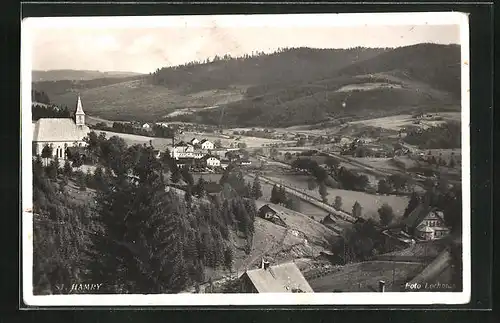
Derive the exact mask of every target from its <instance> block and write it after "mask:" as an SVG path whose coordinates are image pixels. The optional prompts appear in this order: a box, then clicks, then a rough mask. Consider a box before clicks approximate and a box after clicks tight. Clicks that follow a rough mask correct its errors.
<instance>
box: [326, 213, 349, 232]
mask: <svg viewBox="0 0 500 323" xmlns="http://www.w3.org/2000/svg"><path fill="white" fill-rule="evenodd" d="M320 223H321V224H323V225H324V226H326V227H328V228H330V229H332V230H333V231H334V232H335V233H338V234H341V233H342V232H343V229H342V228H340V227H339V226H338V225H337V221H335V219H333V217H332V215H331V214H328V215H326V216H325V217H324V218H323V219H321V221H320Z"/></svg>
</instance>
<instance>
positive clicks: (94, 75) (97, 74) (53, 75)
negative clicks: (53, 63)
mask: <svg viewBox="0 0 500 323" xmlns="http://www.w3.org/2000/svg"><path fill="white" fill-rule="evenodd" d="M138 75H142V74H141V73H135V72H120V71H117V72H114V71H113V72H101V71H91V70H71V69H62V70H47V71H41V70H33V72H32V81H33V82H40V81H60V80H93V79H98V78H110V77H113V78H121V77H129V76H138Z"/></svg>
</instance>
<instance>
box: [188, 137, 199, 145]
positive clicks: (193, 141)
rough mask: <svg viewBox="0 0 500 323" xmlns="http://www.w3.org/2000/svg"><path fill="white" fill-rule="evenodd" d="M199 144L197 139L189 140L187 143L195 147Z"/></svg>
mask: <svg viewBox="0 0 500 323" xmlns="http://www.w3.org/2000/svg"><path fill="white" fill-rule="evenodd" d="M199 142H200V141H199V140H198V139H196V138H193V139H191V140H190V141H189V143H190V144H191V145H193V146H195V145H197V144H198V143H199Z"/></svg>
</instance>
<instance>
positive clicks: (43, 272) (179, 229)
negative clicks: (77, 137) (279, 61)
mask: <svg viewBox="0 0 500 323" xmlns="http://www.w3.org/2000/svg"><path fill="white" fill-rule="evenodd" d="M86 141H87V142H88V147H87V149H86V155H87V156H90V157H91V158H89V157H87V160H93V161H94V164H95V165H94V166H95V167H96V168H95V171H94V173H93V174H92V173H90V172H89V173H87V174H85V173H84V172H82V171H81V170H79V168H78V167H76V168H73V167H72V166H78V165H80V164H81V162H78V161H77V160H76V158H75V157H74V158H73V160H72V159H71V158H70V160H68V161H65V163H64V164H63V163H62V162H59V160H57V159H56V160H54V161H51V162H48V161H47V160H44V159H42V157H38V158H37V159H36V161H35V162H34V163H33V195H34V221H33V227H34V228H33V229H34V241H33V246H34V255H33V257H34V272H33V285H34V286H33V287H34V294H35V295H40V294H55V293H67V290H65V289H64V288H61V286H70V285H71V284H72V283H74V282H75V281H84V282H86V283H89V284H91V283H96V284H99V283H102V284H103V286H102V288H101V289H100V290H99V293H134V294H135V293H177V292H180V291H182V290H183V289H185V288H186V287H188V286H193V285H195V284H196V283H199V282H204V281H205V280H206V277H205V272H206V268H213V269H216V268H231V264H232V261H233V259H232V254H233V253H232V247H233V246H232V242H231V235H232V234H235V233H236V234H238V235H239V236H245V237H247V241H249V243H250V244H251V239H252V235H253V230H254V228H253V222H254V219H255V216H256V207H255V202H254V200H253V199H250V198H248V197H244V196H241V195H240V194H239V193H238V191H237V189H233V188H232V186H235V187H236V188H238V186H241V183H239V182H238V178H239V176H238V174H237V173H234V172H233V171H231V172H228V174H226V178H228V179H230V180H231V182H230V183H229V182H228V183H225V184H224V192H223V193H221V194H224V198H220V196H214V195H209V194H206V192H204V191H203V186H202V185H201V186H200V184H199V183H191V184H190V185H188V189H186V191H185V193H184V197H182V196H181V195H180V194H179V192H177V191H175V190H173V189H169V186H168V184H169V183H170V179H169V178H170V176H171V174H172V172H173V171H174V166H172V165H173V163H172V162H171V160H170V158H169V154H168V151H167V152H165V154H164V155H163V156H164V157H163V158H161V159H157V158H156V157H155V154H154V151H153V149H152V148H151V147H149V146H145V145H134V146H127V145H126V144H125V142H124V141H123V139H121V138H119V137H111V138H106V136H105V135H104V134H101V135H99V136H98V135H97V134H95V133H93V132H91V133H90V134H89V136H88V137H87V138H86ZM72 163H73V165H71V164H72ZM184 176H186V175H185V174H184ZM191 185H192V187H191ZM73 186H74V187H77V188H78V190H80V192H81V193H79V196H83V195H85V194H92V196H95V199H94V201H92V202H91V203H89V202H88V201H86V202H84V203H82V202H81V201H78V200H77V199H75V198H74V197H73V196H72V195H71V194H70V192H69V191H68V188H69V187H73ZM243 186H244V184H243ZM238 189H239V188H238ZM245 195H247V194H245Z"/></svg>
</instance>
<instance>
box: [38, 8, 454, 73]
mask: <svg viewBox="0 0 500 323" xmlns="http://www.w3.org/2000/svg"><path fill="white" fill-rule="evenodd" d="M283 16H287V15H281V16H280V18H281V19H284V18H282V17H283ZM288 16H290V15H288ZM205 17H206V18H205V19H206V20H204V21H201V20H200V19H199V18H196V20H195V19H191V20H189V19H188V20H182V21H181V20H178V21H177V22H176V23H170V24H163V25H161V24H160V25H159V24H155V23H151V24H149V25H148V24H146V23H131V24H127V23H123V22H124V20H123V19H122V23H118V24H116V23H111V21H110V20H108V21H107V23H106V25H99V24H98V23H92V22H91V21H90V20H88V19H87V20H81V21H84V23H75V24H68V23H63V22H61V23H58V24H57V23H54V20H52V21H51V23H44V24H41V23H40V24H38V25H36V26H34V24H33V26H32V27H29V28H30V29H29V30H30V31H31V41H32V43H31V44H32V47H31V50H32V52H31V57H32V69H34V70H52V69H78V70H99V71H130V72H138V73H149V72H154V71H155V70H156V69H157V68H161V67H167V66H174V65H179V64H183V63H186V62H190V61H193V60H201V61H203V60H205V59H206V58H209V57H210V58H211V57H214V56H215V55H219V56H222V55H224V54H230V55H231V56H242V55H244V54H250V53H252V52H253V51H263V52H273V51H275V50H276V49H278V48H280V47H281V48H286V47H312V48H350V47H356V46H364V47H399V46H407V45H413V44H417V43H424V42H431V43H440V44H452V43H453V44H459V43H460V26H459V25H458V24H442V23H440V22H439V21H440V20H437V24H430V23H427V22H425V23H422V22H421V21H417V23H416V24H415V23H413V24H412V22H414V19H413V20H412V19H410V18H408V19H404V17H402V18H403V19H399V22H398V23H393V24H390V23H385V24H384V23H381V22H380V21H378V23H377V22H374V23H365V24H357V25H355V26H352V25H351V26H345V24H344V25H342V24H341V23H338V21H339V20H338V19H337V20H336V21H337V25H335V24H333V25H332V24H329V23H324V24H321V23H319V21H321V19H319V18H317V17H312V18H313V19H311V20H310V21H311V23H304V22H307V21H309V20H306V19H303V20H300V21H301V23H297V21H299V20H297V19H296V18H295V19H287V20H283V21H281V20H277V19H274V20H269V21H267V22H259V21H257V20H255V19H254V20H249V19H248V18H246V17H248V16H243V17H245V18H238V19H237V20H231V21H229V20H227V21H224V20H217V19H216V18H213V17H215V16H205ZM207 17H211V18H207ZM51 19H54V18H51ZM108 19H109V18H108ZM245 19H246V20H245ZM76 20H77V19H76ZM76 20H72V21H71V22H74V21H76ZM150 20H151V19H150ZM294 20H295V23H294ZM350 20H352V19H350ZM96 21H97V20H96ZM134 21H135V22H136V21H137V19H136V20H134ZM235 21H239V22H235ZM324 21H326V22H328V21H332V20H331V19H330V20H324ZM348 21H349V19H348ZM441 21H442V20H441ZM66 22H67V20H66ZM99 22H102V20H99ZM193 22H194V23H193ZM242 22H243V23H242ZM245 22H247V23H245ZM278 22H279V23H278ZM406 22H408V24H406Z"/></svg>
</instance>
